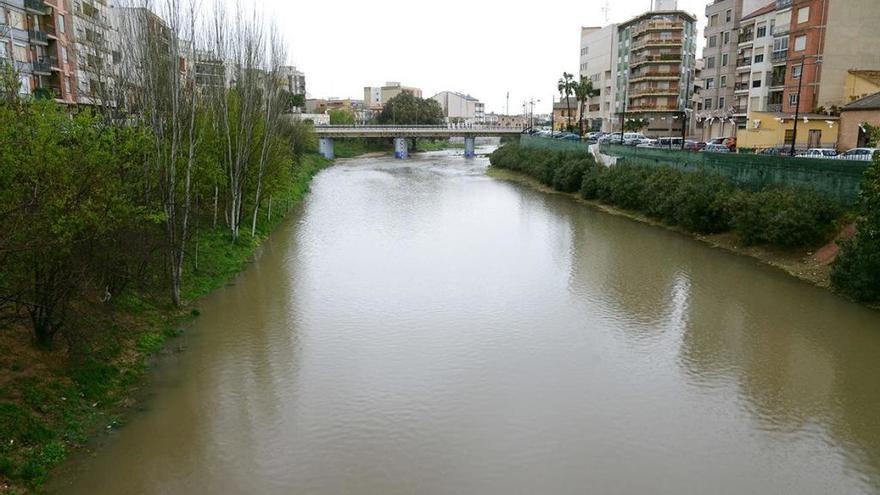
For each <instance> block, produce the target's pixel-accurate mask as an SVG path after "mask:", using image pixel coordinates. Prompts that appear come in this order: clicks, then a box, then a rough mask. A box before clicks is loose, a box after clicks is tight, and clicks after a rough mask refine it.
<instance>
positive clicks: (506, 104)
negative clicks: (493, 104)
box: [504, 91, 510, 115]
mask: <svg viewBox="0 0 880 495" xmlns="http://www.w3.org/2000/svg"><path fill="white" fill-rule="evenodd" d="M504 115H510V91H508V92H507V103H505V104H504Z"/></svg>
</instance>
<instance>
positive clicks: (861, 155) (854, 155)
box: [837, 148, 880, 162]
mask: <svg viewBox="0 0 880 495" xmlns="http://www.w3.org/2000/svg"><path fill="white" fill-rule="evenodd" d="M877 151H880V150H878V149H877V148H853V149H851V150H849V151H847V152H845V153H841V154H839V155H837V158H838V159H839V160H856V161H864V162H869V161H871V160H872V159H873V158H874V153H876V152H877Z"/></svg>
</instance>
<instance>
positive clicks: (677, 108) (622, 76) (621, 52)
mask: <svg viewBox="0 0 880 495" xmlns="http://www.w3.org/2000/svg"><path fill="white" fill-rule="evenodd" d="M696 21H697V19H696V18H695V17H693V16H692V15H690V14H688V13H686V12H682V11H677V10H675V11H653V12H646V13H644V14H642V15H640V16H638V17H635V18H633V19H631V20H629V21H627V22H625V23H623V24H620V25H619V26H618V28H617V39H618V42H617V47H618V49H617V81H616V83H617V84H616V87H615V95H616V98H615V107H614V110H615V118H618V119H619V118H620V117H624V118H626V119H637V118H638V119H645V120H646V121H647V123H648V126H647V129H646V132H648V133H650V134H653V135H681V132H682V123H683V120H682V119H681V115H682V112H684V110H685V108H686V107H687V101H688V100H689V99H690V94H691V85H692V82H693V81H694V68H695V62H696V60H695V59H696V57H695V55H696Z"/></svg>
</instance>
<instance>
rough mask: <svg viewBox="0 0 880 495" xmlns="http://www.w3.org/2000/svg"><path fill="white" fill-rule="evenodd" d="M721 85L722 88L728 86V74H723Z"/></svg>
mask: <svg viewBox="0 0 880 495" xmlns="http://www.w3.org/2000/svg"><path fill="white" fill-rule="evenodd" d="M721 87H722V88H726V87H727V76H721Z"/></svg>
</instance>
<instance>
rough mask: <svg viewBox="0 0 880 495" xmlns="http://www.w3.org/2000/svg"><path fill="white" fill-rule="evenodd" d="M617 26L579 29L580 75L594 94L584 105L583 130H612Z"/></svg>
mask: <svg viewBox="0 0 880 495" xmlns="http://www.w3.org/2000/svg"><path fill="white" fill-rule="evenodd" d="M616 54H617V24H611V25H608V26H605V27H602V28H600V27H582V28H581V55H580V61H581V65H580V75H581V77H585V78H587V79H589V80H590V81H591V82H592V83H593V90H595V91H597V92H598V95H596V96H594V97H593V98H591V99H590V101H589V102H587V108H586V113H585V115H584V121H585V122H586V126H587V129H590V130H594V131H605V132H610V131H611V130H612V129H613V127H614V120H615V119H614V117H613V109H612V106H613V104H614V88H615V85H614V82H615V79H616V77H617V74H616V66H615V61H616Z"/></svg>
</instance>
